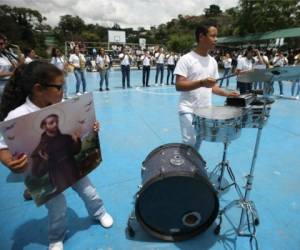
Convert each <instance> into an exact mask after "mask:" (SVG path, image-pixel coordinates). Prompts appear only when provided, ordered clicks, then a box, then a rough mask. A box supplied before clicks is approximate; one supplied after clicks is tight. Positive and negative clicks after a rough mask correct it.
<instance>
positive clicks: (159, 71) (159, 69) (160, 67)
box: [155, 48, 165, 85]
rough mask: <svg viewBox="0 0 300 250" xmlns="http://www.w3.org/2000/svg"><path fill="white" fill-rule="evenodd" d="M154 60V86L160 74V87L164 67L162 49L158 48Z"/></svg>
mask: <svg viewBox="0 0 300 250" xmlns="http://www.w3.org/2000/svg"><path fill="white" fill-rule="evenodd" d="M155 60H156V74H155V84H156V85H157V81H158V77H159V74H160V85H162V84H163V79H164V65H165V53H164V49H163V48H160V49H159V51H158V52H156V53H155Z"/></svg>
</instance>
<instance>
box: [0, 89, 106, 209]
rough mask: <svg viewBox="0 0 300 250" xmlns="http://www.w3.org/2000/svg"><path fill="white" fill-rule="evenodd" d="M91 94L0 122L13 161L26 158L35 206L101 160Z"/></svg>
mask: <svg viewBox="0 0 300 250" xmlns="http://www.w3.org/2000/svg"><path fill="white" fill-rule="evenodd" d="M95 121H96V117H95V109H94V102H93V95H92V94H91V93H89V94H85V95H82V96H80V97H76V98H72V99H70V100H67V101H65V102H61V103H58V104H54V105H51V106H49V107H46V108H44V109H41V110H39V111H37V112H33V113H30V114H28V115H24V116H21V117H18V118H16V119H12V120H9V121H4V122H2V123H0V133H1V134H2V136H3V137H4V140H5V142H6V144H7V146H8V148H9V150H10V152H11V153H12V155H13V157H14V158H15V159H17V158H19V157H22V155H24V154H26V155H28V159H29V162H28V168H27V170H26V171H25V173H24V175H25V185H26V187H27V188H28V190H29V192H30V194H31V196H32V198H33V199H34V201H35V203H36V204H37V206H40V205H42V204H44V203H45V202H46V201H47V200H49V199H51V198H52V197H54V196H55V195H57V194H59V193H61V192H63V191H64V190H65V189H66V188H68V187H70V186H72V185H73V184H74V183H75V182H77V181H78V180H79V179H80V178H82V177H83V176H85V175H87V174H88V173H90V172H91V171H92V170H93V169H95V168H96V167H97V166H98V165H99V164H100V162H101V161H102V157H101V150H100V143H99V137H98V132H95V131H94V123H95Z"/></svg>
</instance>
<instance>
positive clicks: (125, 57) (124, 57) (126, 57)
mask: <svg viewBox="0 0 300 250" xmlns="http://www.w3.org/2000/svg"><path fill="white" fill-rule="evenodd" d="M119 59H120V61H121V71H122V87H123V89H125V78H126V79H127V88H131V86H130V64H131V62H132V57H131V55H130V54H129V53H128V49H126V48H123V49H122V52H121V53H120V54H119Z"/></svg>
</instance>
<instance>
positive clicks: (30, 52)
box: [24, 48, 38, 64]
mask: <svg viewBox="0 0 300 250" xmlns="http://www.w3.org/2000/svg"><path fill="white" fill-rule="evenodd" d="M24 56H25V64H28V63H31V62H33V61H34V60H36V59H37V58H38V56H37V55H36V53H35V51H34V49H28V48H26V49H24Z"/></svg>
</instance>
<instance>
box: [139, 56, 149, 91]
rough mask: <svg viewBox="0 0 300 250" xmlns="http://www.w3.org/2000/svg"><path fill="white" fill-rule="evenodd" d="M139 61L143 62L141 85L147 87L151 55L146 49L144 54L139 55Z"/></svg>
mask: <svg viewBox="0 0 300 250" xmlns="http://www.w3.org/2000/svg"><path fill="white" fill-rule="evenodd" d="M141 61H142V64H143V87H149V77H150V61H151V57H150V55H149V53H148V51H147V50H144V55H142V56H141Z"/></svg>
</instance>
